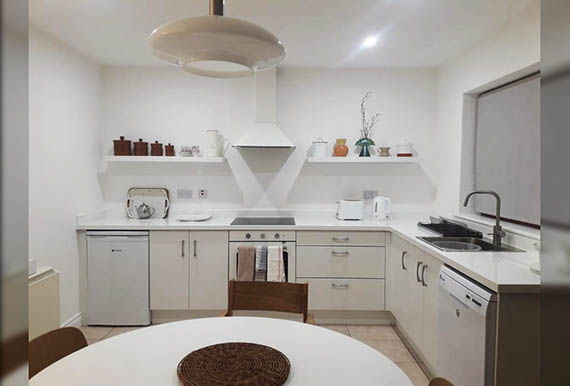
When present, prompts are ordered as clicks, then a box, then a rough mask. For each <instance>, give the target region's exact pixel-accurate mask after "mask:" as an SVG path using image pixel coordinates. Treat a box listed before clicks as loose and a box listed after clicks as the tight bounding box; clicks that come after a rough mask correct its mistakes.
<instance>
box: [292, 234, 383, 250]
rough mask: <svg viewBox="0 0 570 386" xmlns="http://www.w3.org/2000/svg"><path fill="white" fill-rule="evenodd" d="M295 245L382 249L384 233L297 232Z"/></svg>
mask: <svg viewBox="0 0 570 386" xmlns="http://www.w3.org/2000/svg"><path fill="white" fill-rule="evenodd" d="M297 245H331V246H332V245H359V246H377V247H383V246H385V245H386V232H370V231H364V232H355V231H348V232H342V231H336V232H327V231H299V232H297Z"/></svg>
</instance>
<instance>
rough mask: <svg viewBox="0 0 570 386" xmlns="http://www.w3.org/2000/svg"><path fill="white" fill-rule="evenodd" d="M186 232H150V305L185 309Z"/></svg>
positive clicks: (187, 249)
mask: <svg viewBox="0 0 570 386" xmlns="http://www.w3.org/2000/svg"><path fill="white" fill-rule="evenodd" d="M188 251H189V248H188V232H187V231H152V232H150V308H151V310H184V309H188V258H189V257H188Z"/></svg>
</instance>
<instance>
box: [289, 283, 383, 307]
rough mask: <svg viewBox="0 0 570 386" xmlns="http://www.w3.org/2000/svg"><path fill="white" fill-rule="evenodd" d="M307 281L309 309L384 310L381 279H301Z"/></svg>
mask: <svg viewBox="0 0 570 386" xmlns="http://www.w3.org/2000/svg"><path fill="white" fill-rule="evenodd" d="M297 283H309V309H311V310H330V311H382V310H384V280H383V279H302V278H297Z"/></svg>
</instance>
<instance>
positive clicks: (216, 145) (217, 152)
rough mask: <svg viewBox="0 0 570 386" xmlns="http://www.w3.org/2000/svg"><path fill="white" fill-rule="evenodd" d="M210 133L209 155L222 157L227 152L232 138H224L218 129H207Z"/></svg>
mask: <svg viewBox="0 0 570 386" xmlns="http://www.w3.org/2000/svg"><path fill="white" fill-rule="evenodd" d="M206 133H207V134H208V150H207V155H208V157H221V156H223V155H224V154H225V153H226V150H227V149H228V147H229V145H230V140H229V139H228V138H224V137H223V136H222V135H221V134H220V132H219V131H218V130H214V129H212V130H206Z"/></svg>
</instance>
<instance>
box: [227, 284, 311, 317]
mask: <svg viewBox="0 0 570 386" xmlns="http://www.w3.org/2000/svg"><path fill="white" fill-rule="evenodd" d="M308 294H309V284H307V283H305V284H295V283H280V282H271V281H235V280H230V282H229V285H228V312H227V315H228V316H231V315H232V313H233V311H238V310H239V311H280V312H292V313H298V314H303V322H305V323H306V322H307V316H308Z"/></svg>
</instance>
